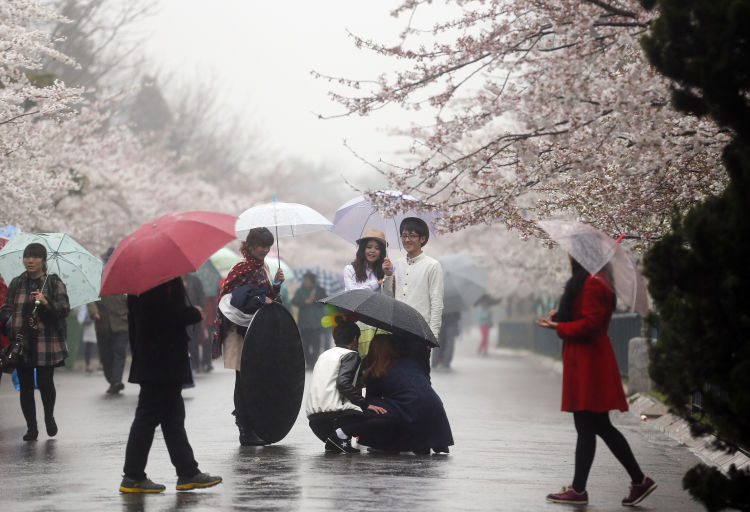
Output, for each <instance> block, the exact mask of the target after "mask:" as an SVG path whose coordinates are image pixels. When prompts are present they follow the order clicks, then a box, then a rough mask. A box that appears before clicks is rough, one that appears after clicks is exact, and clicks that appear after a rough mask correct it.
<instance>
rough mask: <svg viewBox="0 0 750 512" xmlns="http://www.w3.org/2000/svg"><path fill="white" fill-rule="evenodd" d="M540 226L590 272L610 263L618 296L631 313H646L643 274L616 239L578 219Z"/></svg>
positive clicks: (550, 221)
mask: <svg viewBox="0 0 750 512" xmlns="http://www.w3.org/2000/svg"><path fill="white" fill-rule="evenodd" d="M539 225H540V226H541V227H542V229H544V231H546V232H547V234H548V235H549V237H550V238H551V239H552V240H554V241H555V242H557V243H558V244H559V245H560V247H562V248H563V249H565V251H567V253H568V254H570V255H571V256H572V257H573V258H575V260H576V261H578V263H580V264H581V266H582V267H583V268H585V269H586V270H587V271H588V272H589V274H596V273H597V272H599V271H600V270H601V269H602V268H604V265H606V264H607V263H610V267H611V269H612V277H613V279H614V285H615V292H616V293H617V296H618V297H620V299H621V300H622V301H623V302H624V303H625V304H626V305H627V306H628V307H629V308H630V310H631V311H632V312H636V313H639V314H640V315H643V316H645V315H647V314H648V295H647V293H646V284H645V282H644V281H643V276H642V275H641V273H640V272H639V271H638V267H636V265H635V263H634V262H633V260H632V258H631V257H630V256H629V255H628V251H627V250H626V249H625V248H624V247H623V246H622V245H620V244H619V243H618V241H617V240H614V239H612V238H610V237H609V236H607V235H606V234H604V233H602V232H601V231H599V230H598V229H595V228H593V227H591V226H589V225H588V224H583V223H581V222H576V221H570V220H545V221H541V222H539Z"/></svg>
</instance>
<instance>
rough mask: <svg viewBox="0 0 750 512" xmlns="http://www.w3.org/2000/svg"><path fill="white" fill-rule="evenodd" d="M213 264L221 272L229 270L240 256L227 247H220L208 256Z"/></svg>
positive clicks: (239, 259)
mask: <svg viewBox="0 0 750 512" xmlns="http://www.w3.org/2000/svg"><path fill="white" fill-rule="evenodd" d="M208 259H209V260H210V261H211V263H212V264H213V266H214V268H215V269H216V270H218V271H219V272H221V271H222V270H229V269H230V268H232V267H233V266H234V265H235V264H236V263H237V262H239V261H241V260H242V256H240V255H239V254H237V253H236V252H234V251H233V250H232V249H230V248H229V247H222V248H221V249H219V250H218V251H216V252H215V253H213V254H212V255H211V256H209V258H208Z"/></svg>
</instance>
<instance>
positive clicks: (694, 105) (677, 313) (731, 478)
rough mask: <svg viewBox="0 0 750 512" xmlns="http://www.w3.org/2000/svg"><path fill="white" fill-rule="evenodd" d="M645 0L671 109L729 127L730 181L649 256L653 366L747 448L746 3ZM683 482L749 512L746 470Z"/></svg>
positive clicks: (652, 56)
mask: <svg viewBox="0 0 750 512" xmlns="http://www.w3.org/2000/svg"><path fill="white" fill-rule="evenodd" d="M642 3H643V4H644V5H645V6H646V7H649V8H653V7H657V9H658V13H659V14H658V17H656V18H655V20H654V22H653V25H652V27H651V29H652V30H651V33H650V35H648V36H646V37H644V39H643V47H644V49H645V51H646V54H647V55H648V58H649V60H650V61H651V62H652V64H653V65H654V66H655V67H656V68H657V69H659V71H660V72H662V73H664V75H666V76H668V77H669V78H671V79H672V80H674V82H675V85H674V89H673V95H672V102H673V104H674V106H675V107H676V108H677V109H678V110H682V111H684V112H688V113H691V114H694V115H698V116H710V117H712V118H713V119H714V120H715V121H716V122H717V123H718V124H719V125H720V126H723V127H725V128H726V129H727V130H728V131H729V133H730V134H731V135H732V142H731V143H730V144H729V145H728V146H727V147H726V148H725V149H724V152H723V160H724V163H725V165H726V169H727V172H728V173H729V184H728V186H727V188H726V189H725V190H724V192H723V193H722V194H721V195H719V196H716V197H713V198H710V199H708V200H706V201H704V202H703V203H700V204H698V205H696V206H694V207H693V208H692V209H691V210H690V211H689V212H688V213H687V214H686V215H684V217H683V216H679V215H676V216H675V219H674V221H673V225H672V232H671V233H669V234H667V235H666V236H664V238H663V239H662V240H660V241H659V242H657V243H656V244H655V245H654V246H653V247H652V249H651V250H650V251H649V252H648V253H647V255H646V257H645V259H644V263H645V273H646V276H647V277H648V278H649V281H650V283H649V290H650V292H651V294H652V296H653V298H654V302H655V304H656V307H657V310H658V312H659V339H658V341H657V342H656V343H655V344H654V346H653V347H652V350H651V368H650V371H651V376H652V378H653V379H654V381H655V382H656V383H657V385H658V386H659V388H660V389H661V390H662V391H663V392H664V393H665V394H666V395H667V397H668V400H669V402H670V405H671V407H672V410H673V411H674V412H675V413H676V414H678V415H680V416H682V417H683V418H685V419H686V420H687V421H688V422H690V425H691V430H692V433H693V434H694V435H701V434H705V433H709V432H711V433H714V434H716V436H717V438H718V442H717V443H716V444H717V446H718V447H719V448H721V449H724V450H726V451H727V452H730V453H732V452H735V451H736V450H738V449H747V448H750V38H748V37H747V34H748V27H750V0H657V1H653V0H651V1H646V0H643V1H642ZM696 392H699V393H700V394H701V402H702V403H701V407H700V409H699V410H698V411H697V412H694V411H692V407H691V405H690V403H689V402H690V399H691V396H692V395H693V393H696ZM683 486H684V487H685V488H686V489H688V490H689V491H690V493H691V494H692V495H693V496H694V497H695V498H696V499H698V500H699V501H701V502H702V503H703V504H704V505H705V506H706V508H707V509H708V510H710V511H717V510H722V509H725V508H737V509H740V510H750V469H747V468H745V469H744V470H737V469H736V468H735V467H734V466H732V468H731V470H730V471H729V472H728V474H727V475H724V474H722V473H721V472H719V471H718V470H717V469H715V468H711V467H708V466H706V465H704V464H699V465H698V466H696V467H694V468H692V469H691V470H690V471H689V472H688V473H687V474H686V475H685V477H684V479H683Z"/></svg>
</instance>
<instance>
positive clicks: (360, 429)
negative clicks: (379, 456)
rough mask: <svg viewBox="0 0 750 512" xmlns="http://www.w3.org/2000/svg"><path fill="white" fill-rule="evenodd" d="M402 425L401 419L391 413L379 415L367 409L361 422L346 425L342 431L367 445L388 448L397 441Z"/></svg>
mask: <svg viewBox="0 0 750 512" xmlns="http://www.w3.org/2000/svg"><path fill="white" fill-rule="evenodd" d="M401 425H402V422H401V419H400V418H399V417H398V415H396V414H395V413H393V412H391V411H388V412H387V413H385V414H378V413H376V412H375V411H371V410H370V409H367V410H365V412H364V413H363V414H362V416H361V417H360V420H359V421H357V422H356V423H350V424H348V425H344V426H342V427H341V430H342V431H343V432H344V434H346V435H348V436H355V437H360V438H361V441H362V442H363V444H365V445H368V446H370V445H371V446H372V447H373V448H388V447H389V446H390V445H391V443H393V442H394V441H395V440H396V434H397V430H398V428H399V427H400V426H401Z"/></svg>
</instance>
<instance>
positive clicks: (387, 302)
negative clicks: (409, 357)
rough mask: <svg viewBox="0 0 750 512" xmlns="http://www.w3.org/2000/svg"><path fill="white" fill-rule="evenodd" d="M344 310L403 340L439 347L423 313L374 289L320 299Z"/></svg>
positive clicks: (341, 293) (348, 292)
mask: <svg viewBox="0 0 750 512" xmlns="http://www.w3.org/2000/svg"><path fill="white" fill-rule="evenodd" d="M320 302H322V303H323V304H331V305H332V306H336V307H337V308H339V309H341V310H342V311H346V312H348V313H357V314H358V315H359V320H360V321H361V322H364V323H366V324H368V325H372V326H373V327H377V328H379V329H383V330H384V331H388V332H390V333H393V334H395V335H397V336H399V337H401V338H405V339H409V340H412V341H416V342H422V343H427V344H428V345H432V346H433V347H437V346H438V343H437V340H436V339H435V335H434V334H433V333H432V329H430V326H429V325H428V324H427V322H426V321H425V319H424V317H422V315H421V313H420V312H419V311H417V310H416V309H414V308H413V307H411V306H409V305H408V304H406V303H405V302H401V301H398V300H396V299H394V298H392V297H389V296H388V295H384V294H382V293H378V292H373V291H371V290H349V291H345V292H340V293H337V294H335V295H331V296H330V297H326V298H325V299H322V300H320Z"/></svg>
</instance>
